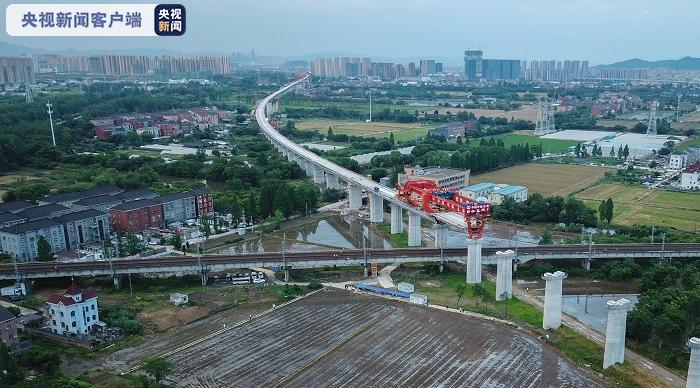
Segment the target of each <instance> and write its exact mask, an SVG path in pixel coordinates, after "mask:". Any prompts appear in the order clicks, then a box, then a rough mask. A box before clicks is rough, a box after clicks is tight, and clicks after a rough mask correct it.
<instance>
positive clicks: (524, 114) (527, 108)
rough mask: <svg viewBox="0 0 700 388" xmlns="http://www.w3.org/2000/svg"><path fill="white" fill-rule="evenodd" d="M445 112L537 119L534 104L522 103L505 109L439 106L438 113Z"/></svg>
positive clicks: (533, 120) (515, 118) (534, 120)
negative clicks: (507, 109) (512, 108)
mask: <svg viewBox="0 0 700 388" xmlns="http://www.w3.org/2000/svg"><path fill="white" fill-rule="evenodd" d="M422 110H424V111H430V112H432V110H428V109H422ZM447 112H450V113H452V114H453V115H456V114H457V113H459V112H471V113H474V115H475V116H476V117H477V118H478V117H481V116H484V117H505V118H507V119H508V120H510V119H514V120H529V121H532V122H533V123H534V122H536V121H537V107H536V106H534V105H523V106H522V108H521V109H516V110H510V111H505V110H501V109H465V108H454V107H451V108H439V109H438V113H440V114H447Z"/></svg>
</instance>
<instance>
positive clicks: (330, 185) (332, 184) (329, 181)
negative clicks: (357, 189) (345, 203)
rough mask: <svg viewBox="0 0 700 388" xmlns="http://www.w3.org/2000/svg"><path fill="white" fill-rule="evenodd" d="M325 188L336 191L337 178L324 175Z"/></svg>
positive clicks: (331, 175) (327, 174) (328, 174)
mask: <svg viewBox="0 0 700 388" xmlns="http://www.w3.org/2000/svg"><path fill="white" fill-rule="evenodd" d="M326 188H327V189H330V190H338V176H337V175H333V174H330V173H326Z"/></svg>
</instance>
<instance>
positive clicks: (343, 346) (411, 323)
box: [167, 289, 601, 387]
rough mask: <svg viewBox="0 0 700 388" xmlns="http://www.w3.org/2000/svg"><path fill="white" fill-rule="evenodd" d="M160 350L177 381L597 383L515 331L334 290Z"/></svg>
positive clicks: (188, 383) (173, 381) (194, 384)
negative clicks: (188, 344)
mask: <svg viewBox="0 0 700 388" xmlns="http://www.w3.org/2000/svg"><path fill="white" fill-rule="evenodd" d="M168 358H169V359H170V361H171V362H173V364H174V367H173V373H172V374H171V375H170V376H169V377H168V378H167V383H170V384H173V385H175V386H192V387H204V386H234V385H236V386H289V387H308V386H327V387H346V386H348V387H359V386H363V387H367V386H390V385H391V386H398V385H401V386H432V385H442V386H465V385H474V386H513V385H518V386H574V387H575V386H580V387H591V386H601V384H600V383H599V382H598V381H595V380H593V379H592V378H590V377H589V376H588V375H587V374H586V372H584V371H582V370H581V369H579V368H578V367H576V366H573V365H572V364H570V363H569V362H568V361H567V360H565V359H564V358H563V357H561V356H559V355H558V353H557V352H556V351H555V350H553V349H552V348H551V347H549V346H548V345H545V344H543V342H542V341H539V340H538V339H537V338H535V337H534V336H532V335H529V334H526V333H525V332H523V331H520V330H516V329H512V328H509V327H506V326H503V325H501V324H497V323H492V322H489V321H486V320H481V319H476V318H472V317H468V316H465V315H459V314H455V313H451V312H446V311H441V310H436V309H431V308H428V307H424V306H417V305H411V304H408V303H404V302H399V301H394V300H389V299H385V298H380V297H376V296H370V295H361V294H354V293H350V292H348V291H344V290H336V289H325V290H323V291H320V292H318V293H316V294H314V295H312V296H310V297H308V298H305V299H303V300H301V301H298V302H295V303H293V304H291V305H288V306H285V307H283V308H280V309H278V310H276V311H273V312H270V313H268V314H266V315H264V316H261V317H259V318H256V319H254V320H252V321H250V322H247V323H245V324H243V325H242V326H240V327H238V328H236V329H233V330H229V331H225V332H223V333H221V334H220V335H217V336H215V337H212V338H210V339H207V340H205V341H202V342H200V343H197V344H195V345H193V346H191V347H188V348H186V349H184V350H182V351H180V352H177V353H175V354H173V355H171V356H169V357H168ZM368 360H371V362H368Z"/></svg>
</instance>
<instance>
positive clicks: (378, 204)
mask: <svg viewBox="0 0 700 388" xmlns="http://www.w3.org/2000/svg"><path fill="white" fill-rule="evenodd" d="M382 221H384V198H382V197H380V196H379V195H377V194H374V193H370V194H369V222H371V223H373V224H377V223H380V222H382Z"/></svg>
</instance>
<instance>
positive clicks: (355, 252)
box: [0, 244, 700, 275]
mask: <svg viewBox="0 0 700 388" xmlns="http://www.w3.org/2000/svg"><path fill="white" fill-rule="evenodd" d="M507 249H512V250H514V249H515V248H514V247H499V248H493V247H485V248H483V250H482V254H483V255H484V256H492V255H495V253H496V252H497V251H503V250H507ZM588 249H589V248H588V246H587V245H559V246H537V247H519V248H518V255H519V256H529V255H546V254H582V255H583V254H587V253H588ZM661 250H662V247H661V245H660V244H654V245H651V244H600V245H595V246H594V247H593V252H595V253H603V252H607V253H630V256H634V254H636V253H649V252H661ZM663 250H664V251H665V252H667V253H672V252H697V253H698V255H699V256H700V244H666V245H665V246H664V247H663ZM440 254H441V252H440V249H439V248H398V249H388V250H377V249H368V250H367V256H368V257H369V258H372V257H375V258H386V257H404V258H406V257H409V258H410V257H425V256H439V255H440ZM442 255H443V257H445V258H450V257H464V256H466V248H445V249H443V250H442ZM281 257H282V253H281V252H267V253H251V254H240V255H205V256H202V257H201V258H199V259H198V258H197V257H195V256H167V257H159V258H154V259H114V260H112V263H111V268H113V269H114V270H125V269H130V268H149V267H152V268H156V267H163V266H194V265H199V264H200V263H201V264H202V265H215V264H229V263H247V262H251V263H253V262H261V261H262V262H270V263H273V262H279V261H280V259H281ZM362 257H364V252H363V250H361V249H348V250H343V249H335V250H322V251H315V252H285V258H286V260H287V261H291V262H310V261H316V260H324V261H333V260H338V262H339V263H340V262H342V261H344V260H348V259H359V258H362ZM17 267H18V271H19V273H20V274H23V273H26V274H29V273H32V272H50V271H71V270H75V271H79V270H94V271H107V270H110V262H109V261H107V260H104V261H90V262H61V263H59V262H48V263H22V264H18V265H17ZM14 271H15V269H14V266H13V265H11V264H4V265H0V275H10V274H14Z"/></svg>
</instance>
